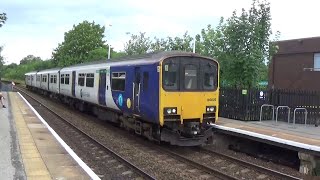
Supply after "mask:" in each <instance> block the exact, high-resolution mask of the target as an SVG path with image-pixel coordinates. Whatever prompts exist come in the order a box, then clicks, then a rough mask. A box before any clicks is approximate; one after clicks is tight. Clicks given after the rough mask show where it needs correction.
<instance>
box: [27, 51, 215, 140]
mask: <svg viewBox="0 0 320 180" xmlns="http://www.w3.org/2000/svg"><path fill="white" fill-rule="evenodd" d="M218 72H219V64H218V62H217V61H216V60H214V59H211V58H208V57H203V56H199V55H197V54H194V53H186V52H161V53H152V54H147V55H144V56H139V57H126V58H121V59H115V60H104V61H100V62H94V63H89V64H79V65H75V66H70V67H64V68H56V69H49V70H42V71H38V72H29V73H27V74H25V81H26V85H27V88H29V89H32V90H35V91H37V92H40V93H43V94H46V95H50V96H51V97H54V98H57V99H60V100H61V101H63V102H64V103H67V104H69V105H70V106H73V107H75V108H77V109H79V110H80V111H85V112H91V113H93V114H94V115H96V116H97V117H98V118H99V119H102V120H107V121H112V122H114V123H117V124H119V125H120V126H122V127H124V128H126V129H131V130H133V131H134V132H136V133H137V134H139V135H143V136H145V137H147V138H149V139H150V140H156V141H165V142H169V143H170V144H173V145H179V146H197V145H201V144H203V143H205V142H206V141H207V140H208V139H209V138H210V137H212V129H211V126H210V124H211V123H215V121H216V120H217V118H218V103H219V99H218V98H219V82H218V80H219V74H218Z"/></svg>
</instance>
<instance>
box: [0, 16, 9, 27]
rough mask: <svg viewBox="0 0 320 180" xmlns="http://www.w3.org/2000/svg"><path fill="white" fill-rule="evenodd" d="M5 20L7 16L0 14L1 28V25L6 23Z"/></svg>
mask: <svg viewBox="0 0 320 180" xmlns="http://www.w3.org/2000/svg"><path fill="white" fill-rule="evenodd" d="M6 20H7V14H6V13H1V14H0V27H2V26H3V24H4V23H5V22H6Z"/></svg>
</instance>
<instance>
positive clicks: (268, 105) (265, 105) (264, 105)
mask: <svg viewBox="0 0 320 180" xmlns="http://www.w3.org/2000/svg"><path fill="white" fill-rule="evenodd" d="M263 107H272V120H274V105H271V104H263V105H262V106H261V108H260V122H261V120H262V110H263Z"/></svg>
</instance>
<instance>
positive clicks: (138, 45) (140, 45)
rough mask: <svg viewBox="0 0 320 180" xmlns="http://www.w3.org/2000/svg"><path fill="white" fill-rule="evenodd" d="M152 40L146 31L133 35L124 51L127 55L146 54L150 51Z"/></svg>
mask: <svg viewBox="0 0 320 180" xmlns="http://www.w3.org/2000/svg"><path fill="white" fill-rule="evenodd" d="M151 43H152V41H151V40H150V38H149V37H146V36H145V33H142V32H140V33H139V34H138V35H134V34H132V35H131V39H130V40H129V41H128V42H127V43H126V44H125V46H124V51H125V52H126V54H127V55H136V54H145V53H147V52H149V51H150V48H151Z"/></svg>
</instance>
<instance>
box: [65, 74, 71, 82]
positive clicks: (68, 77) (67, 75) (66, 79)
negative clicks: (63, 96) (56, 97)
mask: <svg viewBox="0 0 320 180" xmlns="http://www.w3.org/2000/svg"><path fill="white" fill-rule="evenodd" d="M65 77H66V78H65V84H69V79H70V74H66V76H65Z"/></svg>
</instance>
